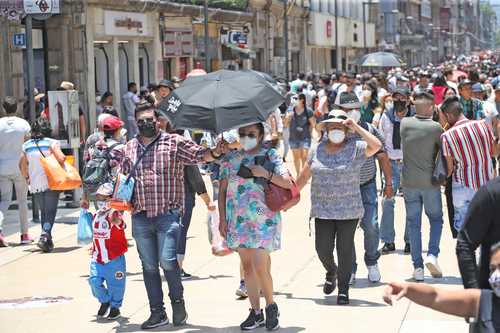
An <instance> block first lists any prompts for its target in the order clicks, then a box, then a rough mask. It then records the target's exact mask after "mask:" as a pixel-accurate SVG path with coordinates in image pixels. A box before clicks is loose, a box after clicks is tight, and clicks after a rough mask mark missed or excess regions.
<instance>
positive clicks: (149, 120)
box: [137, 117, 155, 124]
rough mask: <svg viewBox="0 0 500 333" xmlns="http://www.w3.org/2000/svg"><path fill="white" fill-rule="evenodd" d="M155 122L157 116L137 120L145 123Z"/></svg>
mask: <svg viewBox="0 0 500 333" xmlns="http://www.w3.org/2000/svg"><path fill="white" fill-rule="evenodd" d="M154 122H155V118H152V117H151V118H142V119H139V120H137V123H138V124H145V123H154Z"/></svg>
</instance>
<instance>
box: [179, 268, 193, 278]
mask: <svg viewBox="0 0 500 333" xmlns="http://www.w3.org/2000/svg"><path fill="white" fill-rule="evenodd" d="M192 277H193V276H192V275H191V274H189V273H186V272H185V271H184V270H181V279H183V280H189V279H190V278H192Z"/></svg>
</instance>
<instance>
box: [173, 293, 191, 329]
mask: <svg viewBox="0 0 500 333" xmlns="http://www.w3.org/2000/svg"><path fill="white" fill-rule="evenodd" d="M172 311H173V314H172V317H173V318H172V320H173V322H174V326H181V325H184V324H185V323H186V321H187V319H188V314H187V312H186V305H185V303H184V300H183V299H181V300H177V301H173V302H172Z"/></svg>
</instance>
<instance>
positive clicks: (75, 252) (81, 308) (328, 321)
mask: <svg viewBox="0 0 500 333" xmlns="http://www.w3.org/2000/svg"><path fill="white" fill-rule="evenodd" d="M303 198H304V200H303V202H302V203H301V204H299V205H298V206H297V207H295V208H294V209H292V210H291V211H289V212H287V213H285V214H284V219H283V220H284V223H283V249H282V250H281V251H278V252H276V253H274V254H273V255H272V265H273V277H274V285H275V290H276V302H277V303H278V305H279V307H280V311H281V325H282V329H281V330H280V332H287V333H295V332H315V333H320V332H355V333H357V332H369V333H377V332H381V333H392V332H403V333H410V332H418V333H422V332H425V333H432V332H454V333H455V332H456V333H462V332H463V333H465V332H467V329H468V328H467V326H466V324H465V322H464V320H462V319H460V318H457V317H452V316H448V315H444V314H440V313H437V312H434V311H431V310H428V309H425V308H423V307H421V306H418V305H416V304H414V303H411V302H409V301H408V300H402V301H400V302H398V303H397V304H396V305H395V306H393V307H389V306H386V305H385V304H384V303H383V301H382V297H381V295H382V291H383V288H384V283H386V282H389V281H392V280H406V279H408V278H409V277H410V276H411V273H412V271H413V269H412V265H411V259H410V257H409V256H406V255H403V253H402V248H403V246H404V243H403V242H402V234H403V230H402V229H403V225H404V223H403V221H404V207H403V200H402V198H399V197H398V198H397V208H396V212H397V213H396V216H397V221H398V222H397V247H398V249H399V250H398V251H397V252H396V253H394V254H391V255H386V256H382V258H381V259H380V261H379V266H380V269H381V272H382V283H378V284H371V283H369V282H368V281H367V279H366V275H367V271H366V267H365V265H364V263H363V262H362V257H363V255H362V253H363V252H362V250H363V245H362V244H363V242H362V241H363V238H362V232H361V229H358V231H357V233H356V245H357V249H358V258H359V259H358V265H359V268H358V275H357V277H358V279H357V282H356V285H355V286H354V288H352V289H351V291H350V296H351V305H350V306H346V307H339V306H337V305H336V296H335V295H336V294H335V293H334V296H331V297H325V296H324V295H323V293H322V282H323V277H324V271H323V268H322V266H321V263H320V262H319V260H318V259H317V257H316V253H315V250H314V237H309V236H308V233H309V225H308V223H307V216H308V214H309V200H308V198H309V195H308V194H306V193H304V195H303ZM15 214H16V212H15V211H10V212H9V215H8V217H7V220H6V224H7V225H8V227H7V228H6V229H8V232H7V234H8V237H7V238H8V240H9V241H11V242H18V241H19V240H18V238H19V234H18V233H17V232H18V231H17V229H16V228H17V224H16V221H15V218H16V216H15ZM379 215H380V214H379ZM77 218H78V210H61V211H60V214H59V220H58V222H56V225H55V227H54V238H55V244H56V248H55V250H54V253H51V254H43V253H40V252H38V250H37V248H36V246H35V245H29V246H15V247H10V248H7V249H0V290H1V292H0V332H2V333H3V332H5V333H17V332H19V333H31V332H33V333H45V332H47V333H59V332H61V333H63V332H64V333H66V332H68V333H69V332H72V333H78V332H82V333H83V332H85V333H89V332H138V331H140V324H141V323H142V322H143V321H144V320H145V319H147V317H148V314H149V310H148V303H147V297H146V291H145V288H144V284H143V279H142V273H141V266H140V261H139V258H138V255H137V251H136V248H135V247H134V246H133V244H134V241H133V240H131V241H130V243H131V244H132V246H131V247H130V249H129V252H128V253H127V255H126V257H127V272H128V273H127V290H126V294H125V300H124V305H123V308H122V309H121V311H122V315H123V317H122V318H121V319H120V320H118V321H113V322H109V321H100V322H97V321H96V319H95V313H96V312H97V309H98V303H97V301H96V300H95V299H94V298H93V297H92V295H91V292H90V288H89V285H88V283H87V281H86V279H87V277H88V268H89V259H90V258H89V254H88V246H86V247H80V246H77V244H76V221H77ZM423 226H424V232H423V234H424V248H426V244H427V239H428V237H427V235H428V223H427V221H425V222H424V223H423ZM130 229H131V228H128V230H127V234H128V237H129V238H131V236H130ZM39 230H40V227H39V226H36V225H32V224H31V227H30V232H31V233H32V235H33V236H38V234H39ZM189 236H190V239H189V240H188V250H187V259H186V262H185V269H186V271H188V272H189V273H192V274H193V275H194V278H193V279H192V280H190V281H186V282H185V289H186V294H185V298H186V304H187V309H188V312H189V320H188V323H189V325H188V326H186V327H183V328H180V329H176V328H173V327H171V326H167V327H163V328H160V329H157V330H154V331H176V332H192V333H194V332H240V330H239V327H238V325H239V324H240V322H241V321H243V320H244V319H245V318H246V316H247V311H248V308H249V304H248V301H246V300H244V301H241V300H236V297H235V295H234V291H235V289H236V287H237V286H238V283H239V260H238V257H237V256H236V255H231V256H228V257H224V258H217V257H214V256H212V255H211V253H210V246H209V244H208V239H207V228H206V210H205V207H204V205H203V204H202V203H201V202H198V205H197V206H196V208H195V212H194V215H193V221H192V224H191V229H190V231H189ZM439 260H440V265H441V266H442V269H443V271H444V276H445V277H444V278H443V279H432V278H430V276H427V275H426V282H428V283H432V284H437V285H440V286H444V287H446V288H462V286H461V280H460V278H459V272H458V267H457V260H456V258H455V242H454V241H453V240H452V238H451V233H450V230H449V226H448V223H447V222H446V221H445V223H444V230H443V238H442V242H441V255H440V258H439ZM426 273H427V272H426ZM427 274H428V273H427ZM164 291H165V294H167V286H166V283H164ZM31 296H40V297H57V296H63V297H64V298H65V299H62V300H61V299H59V300H58V299H56V300H55V301H59V303H57V302H56V303H54V304H51V305H48V306H41V307H33V306H28V307H27V308H14V309H5V307H2V304H4V305H5V304H6V301H7V300H14V299H20V298H23V297H31ZM165 300H167V298H166V297H165ZM167 302H168V301H167ZM32 305H33V303H32ZM167 312H168V313H169V316H170V317H171V308H170V305H169V304H167ZM256 332H264V330H262V329H261V330H256Z"/></svg>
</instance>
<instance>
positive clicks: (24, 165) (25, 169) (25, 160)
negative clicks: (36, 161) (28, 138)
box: [19, 153, 29, 179]
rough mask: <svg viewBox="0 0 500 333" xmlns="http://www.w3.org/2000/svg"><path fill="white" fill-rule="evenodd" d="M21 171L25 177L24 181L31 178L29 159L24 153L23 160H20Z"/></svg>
mask: <svg viewBox="0 0 500 333" xmlns="http://www.w3.org/2000/svg"><path fill="white" fill-rule="evenodd" d="M19 170H20V171H21V175H22V176H23V177H24V179H28V178H29V173H28V158H27V157H26V153H23V154H22V155H21V159H20V160H19Z"/></svg>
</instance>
